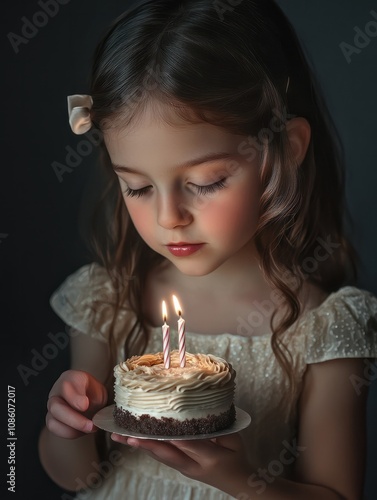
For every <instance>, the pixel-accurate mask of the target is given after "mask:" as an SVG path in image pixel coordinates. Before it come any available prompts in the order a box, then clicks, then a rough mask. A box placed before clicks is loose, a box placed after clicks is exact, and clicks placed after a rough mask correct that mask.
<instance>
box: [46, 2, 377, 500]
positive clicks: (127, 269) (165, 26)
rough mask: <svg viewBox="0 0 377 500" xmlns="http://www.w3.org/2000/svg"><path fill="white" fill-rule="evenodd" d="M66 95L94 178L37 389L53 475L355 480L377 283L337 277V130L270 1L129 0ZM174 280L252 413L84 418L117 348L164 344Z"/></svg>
mask: <svg viewBox="0 0 377 500" xmlns="http://www.w3.org/2000/svg"><path fill="white" fill-rule="evenodd" d="M69 112H70V124H71V127H72V129H73V131H74V132H75V133H77V134H80V133H86V132H88V134H96V136H97V137H101V138H102V139H103V140H102V143H101V149H102V159H103V165H104V167H105V172H106V175H107V178H108V183H107V185H106V186H105V187H104V194H103V197H102V199H101V200H100V203H99V205H98V210H97V211H96V213H95V217H94V219H93V220H94V224H93V238H92V243H93V248H94V249H95V259H94V261H95V262H93V263H92V264H90V265H86V266H83V267H82V268H80V269H79V270H78V271H77V272H75V273H74V274H72V275H71V276H69V277H68V278H67V280H66V281H65V282H64V283H63V284H62V285H61V286H60V288H59V289H58V290H57V291H56V292H55V293H54V295H53V296H52V299H51V304H52V307H53V308H54V310H55V311H56V312H57V314H59V315H60V316H61V318H63V320H64V321H65V322H66V323H67V325H69V326H70V327H71V336H72V338H71V344H72V367H71V369H70V370H68V371H66V372H64V373H63V374H62V375H61V377H60V378H59V379H58V380H57V381H56V382H55V384H54V385H53V387H52V389H51V392H50V394H49V399H48V404H47V407H48V413H47V417H46V427H45V428H44V429H43V431H42V433H41V437H40V444H39V451H40V459H41V462H42V464H43V466H44V468H45V470H46V471H47V473H48V474H49V476H50V477H51V478H52V479H53V480H54V481H55V482H56V483H57V484H59V485H61V486H62V487H63V488H66V489H68V490H71V491H78V490H82V491H81V492H80V493H79V494H78V497H79V498H85V499H89V498H90V499H98V500H99V499H103V500H105V499H121V498H127V499H143V500H144V499H164V500H169V499H191V500H193V499H216V500H224V499H229V498H238V499H248V498H251V499H252V498H257V497H258V498H259V496H261V497H262V498H265V499H268V500H270V499H271V500H272V499H273V500H275V499H276V500H278V499H286V498H290V499H303V498H305V499H321V500H327V499H328V500H333V499H334V500H335V499H341V498H342V499H347V500H351V499H352V500H353V499H360V498H361V496H362V490H363V474H364V456H365V403H366V396H367V388H368V385H369V383H370V381H369V379H368V375H369V374H371V373H373V367H374V365H373V364H372V362H373V358H374V357H376V356H377V333H376V324H377V322H376V315H377V300H376V298H375V297H373V296H372V295H371V294H370V293H368V292H366V291H362V290H359V289H357V288H355V287H353V286H344V285H345V284H346V280H348V279H349V278H350V275H351V271H352V268H353V255H352V250H351V248H350V246H349V244H348V243H347V241H346V239H345V237H344V234H343V228H342V214H343V211H342V199H343V189H342V187H343V186H342V168H341V167H342V162H341V160H340V158H339V147H338V142H337V141H336V135H335V134H334V131H333V128H332V124H331V121H330V119H329V116H328V114H327V112H326V109H325V106H324V104H323V102H322V100H321V99H320V96H319V93H318V89H317V86H316V84H315V80H314V77H313V75H312V73H311V71H310V69H309V66H308V64H307V62H306V60H305V58H304V56H303V52H302V50H301V49H300V46H299V43H298V41H297V38H296V35H295V34H294V32H293V29H292V27H291V25H290V24H289V22H288V21H287V20H286V18H285V17H284V15H283V14H282V12H281V11H280V9H279V8H278V7H277V6H276V5H275V3H274V2H273V1H271V0H243V1H241V2H230V1H228V2H217V1H213V0H147V1H142V2H138V3H137V4H136V5H135V6H134V7H132V8H131V9H129V10H128V11H127V12H125V13H124V14H123V15H122V16H121V17H120V18H119V19H117V20H116V21H115V23H114V24H113V25H112V26H111V27H110V29H109V30H108V32H107V34H106V35H105V37H104V38H103V40H102V41H101V42H100V44H99V45H98V47H97V50H96V53H95V59H94V64H93V73H92V80H91V91H90V96H83V95H76V96H70V98H69ZM172 293H175V294H177V295H178V297H179V299H180V302H181V304H182V305H183V308H184V316H185V319H186V321H187V323H186V327H187V328H186V348H187V350H188V351H189V352H192V353H196V352H201V353H212V354H214V355H217V356H221V357H223V358H225V359H226V360H228V361H229V362H230V363H231V364H232V365H233V367H234V368H235V369H236V372H237V378H236V382H237V388H236V401H235V402H236V405H237V406H238V407H240V408H242V409H244V410H246V411H247V412H248V413H250V414H251V415H252V423H251V425H250V426H249V427H248V428H247V429H245V430H244V431H242V432H240V433H236V434H233V435H230V436H224V437H220V438H217V439H208V440H197V441H195V440H194V441H189V440H184V441H174V440H173V441H167V442H162V441H158V440H153V439H147V440H138V439H132V438H127V437H122V436H119V435H115V434H112V435H111V439H110V434H109V433H105V432H103V431H99V430H98V429H96V428H95V426H94V425H93V422H92V420H91V419H92V417H93V415H94V414H95V413H96V412H97V411H98V410H99V409H101V408H103V407H105V406H107V405H110V404H112V403H113V387H112V384H113V379H112V370H113V367H114V365H115V364H116V363H118V362H119V361H121V360H124V359H125V358H128V357H130V356H131V355H134V354H141V353H142V352H152V353H153V352H158V351H161V350H162V338H161V320H162V318H161V311H160V307H161V301H162V299H164V298H165V299H168V298H169V297H171V295H172ZM171 333H172V339H174V338H176V335H177V333H176V332H175V331H174V330H173V331H172V332H171ZM173 341H174V340H173Z"/></svg>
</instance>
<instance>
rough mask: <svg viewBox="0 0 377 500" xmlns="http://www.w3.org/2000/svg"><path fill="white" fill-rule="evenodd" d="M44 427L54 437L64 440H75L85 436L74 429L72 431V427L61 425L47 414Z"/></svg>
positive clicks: (61, 423)
mask: <svg viewBox="0 0 377 500" xmlns="http://www.w3.org/2000/svg"><path fill="white" fill-rule="evenodd" d="M46 427H47V429H48V430H49V431H50V432H52V433H53V434H55V435H56V436H58V437H61V438H65V439H76V438H78V437H81V436H84V435H85V433H84V432H80V431H77V430H76V429H72V427H69V426H68V425H65V424H63V422H59V421H58V420H56V419H55V418H54V417H53V416H52V415H51V414H50V413H47V415H46Z"/></svg>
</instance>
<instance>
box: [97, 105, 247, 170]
mask: <svg viewBox="0 0 377 500" xmlns="http://www.w3.org/2000/svg"><path fill="white" fill-rule="evenodd" d="M160 106H164V105H162V104H161V105H160ZM162 113H163V115H162ZM104 140H105V144H106V147H107V149H108V151H109V154H110V157H111V160H112V162H113V163H117V164H123V163H126V164H127V165H130V166H134V167H137V166H138V165H140V166H143V165H146V164H150V162H151V160H153V161H157V160H158V161H159V162H160V161H161V162H162V163H164V162H168V163H169V164H172V165H174V164H175V163H177V164H178V163H181V162H182V160H184V159H190V158H192V157H193V156H194V155H196V154H198V153H199V154H200V153H203V154H205V153H208V152H213V153H216V152H219V151H227V152H229V153H231V154H232V153H233V154H236V153H237V148H238V146H239V144H240V142H241V140H242V136H240V135H236V134H232V133H230V132H228V131H226V130H225V129H223V128H221V127H218V126H215V125H212V124H209V123H204V122H199V123H188V122H187V121H185V120H184V119H183V118H181V117H180V116H178V115H177V114H176V113H174V109H173V107H169V106H165V108H164V109H162V110H161V109H159V110H158V112H156V109H155V108H153V107H150V106H148V107H147V108H146V109H145V111H143V113H141V114H140V115H138V116H137V118H136V120H134V121H133V122H132V123H131V124H130V125H129V126H127V127H126V128H113V129H109V130H107V131H105V134H104Z"/></svg>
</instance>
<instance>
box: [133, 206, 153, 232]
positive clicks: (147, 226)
mask: <svg viewBox="0 0 377 500" xmlns="http://www.w3.org/2000/svg"><path fill="white" fill-rule="evenodd" d="M126 207H127V210H128V213H129V214H130V217H131V219H132V222H133V223H134V226H135V228H136V230H137V232H138V233H139V234H140V236H141V237H142V238H143V239H148V235H149V234H150V233H151V229H152V226H153V220H152V218H153V212H151V210H150V209H147V208H146V206H145V205H143V203H137V202H135V201H130V202H126Z"/></svg>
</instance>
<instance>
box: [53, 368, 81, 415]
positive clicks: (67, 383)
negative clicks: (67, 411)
mask: <svg viewBox="0 0 377 500" xmlns="http://www.w3.org/2000/svg"><path fill="white" fill-rule="evenodd" d="M82 374H84V372H76V373H75V377H73V376H72V373H68V372H65V373H63V374H62V375H61V376H60V378H59V379H58V381H57V382H56V383H55V384H54V386H53V387H52V389H51V391H50V394H49V399H50V398H52V397H53V396H57V397H61V398H63V399H64V400H65V401H66V402H67V403H69V404H70V405H71V406H73V407H74V408H76V409H77V410H79V411H86V410H87V409H88V406H89V399H88V397H87V396H86V384H87V382H86V380H85V377H84V376H83V375H82ZM77 379H78V380H77Z"/></svg>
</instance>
